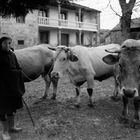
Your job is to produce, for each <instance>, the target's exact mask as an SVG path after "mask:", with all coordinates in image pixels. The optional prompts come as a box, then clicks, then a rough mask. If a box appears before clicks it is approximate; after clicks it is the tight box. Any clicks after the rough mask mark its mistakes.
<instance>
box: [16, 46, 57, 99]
mask: <svg viewBox="0 0 140 140" xmlns="http://www.w3.org/2000/svg"><path fill="white" fill-rule="evenodd" d="M48 47H50V45H48V44H41V45H37V46H33V47H28V48H24V49H19V50H15V51H14V52H15V54H16V56H17V59H18V62H19V64H20V66H21V68H22V71H23V76H24V81H25V82H30V81H32V80H35V79H36V78H38V77H39V76H40V75H42V77H43V78H44V80H45V85H46V89H45V93H44V96H43V98H46V97H47V94H48V91H49V87H50V84H51V82H52V84H53V96H52V98H53V99H55V97H56V92H57V83H58V79H52V78H50V75H49V74H50V72H51V70H52V67H53V62H54V54H55V52H54V51H52V50H50V49H48Z"/></svg>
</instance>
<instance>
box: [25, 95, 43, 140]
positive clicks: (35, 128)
mask: <svg viewBox="0 0 140 140" xmlns="http://www.w3.org/2000/svg"><path fill="white" fill-rule="evenodd" d="M22 101H23V103H24V105H25V107H26V110H27V112H28V114H29V117H30V119H31V122H32V125H33V127H34V130H35V132H36V134H38V136H39V140H43V139H42V135H41V132H40V131H38V130H37V127H36V124H35V121H34V120H33V117H32V115H31V112H30V109H29V107H28V105H27V104H26V102H25V100H24V99H23V98H22Z"/></svg>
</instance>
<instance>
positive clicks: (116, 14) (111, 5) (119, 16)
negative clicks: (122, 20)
mask: <svg viewBox="0 0 140 140" xmlns="http://www.w3.org/2000/svg"><path fill="white" fill-rule="evenodd" d="M110 8H111V10H112V11H113V12H114V13H115V14H116V15H117V16H119V17H121V15H119V14H118V13H117V12H116V11H115V10H114V9H113V7H112V5H111V4H110Z"/></svg>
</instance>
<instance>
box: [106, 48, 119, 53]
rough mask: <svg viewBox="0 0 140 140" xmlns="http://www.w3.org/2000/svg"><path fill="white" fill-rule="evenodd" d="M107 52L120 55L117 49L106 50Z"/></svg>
mask: <svg viewBox="0 0 140 140" xmlns="http://www.w3.org/2000/svg"><path fill="white" fill-rule="evenodd" d="M105 51H106V52H108V53H120V50H119V49H117V48H112V49H105Z"/></svg>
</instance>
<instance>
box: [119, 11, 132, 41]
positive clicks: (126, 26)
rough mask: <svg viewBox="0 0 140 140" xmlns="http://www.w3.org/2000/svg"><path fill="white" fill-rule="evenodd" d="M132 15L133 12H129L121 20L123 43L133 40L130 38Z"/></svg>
mask: <svg viewBox="0 0 140 140" xmlns="http://www.w3.org/2000/svg"><path fill="white" fill-rule="evenodd" d="M131 15H132V12H127V13H125V14H123V15H122V17H121V19H120V23H121V30H122V41H124V40H126V39H129V38H131V36H130V29H131Z"/></svg>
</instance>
